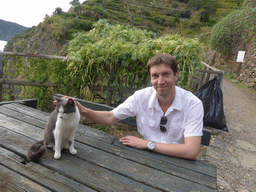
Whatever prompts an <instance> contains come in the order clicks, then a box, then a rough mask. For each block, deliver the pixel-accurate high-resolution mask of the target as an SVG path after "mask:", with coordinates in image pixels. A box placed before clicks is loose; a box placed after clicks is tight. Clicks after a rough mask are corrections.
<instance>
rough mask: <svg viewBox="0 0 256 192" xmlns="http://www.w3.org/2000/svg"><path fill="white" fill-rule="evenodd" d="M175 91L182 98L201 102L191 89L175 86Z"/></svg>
mask: <svg viewBox="0 0 256 192" xmlns="http://www.w3.org/2000/svg"><path fill="white" fill-rule="evenodd" d="M176 91H177V92H178V94H179V95H180V97H181V98H182V100H183V101H184V100H188V101H194V102H201V100H200V99H199V98H198V97H197V96H195V95H194V94H193V93H192V92H191V91H188V90H186V89H183V88H181V87H178V86H176Z"/></svg>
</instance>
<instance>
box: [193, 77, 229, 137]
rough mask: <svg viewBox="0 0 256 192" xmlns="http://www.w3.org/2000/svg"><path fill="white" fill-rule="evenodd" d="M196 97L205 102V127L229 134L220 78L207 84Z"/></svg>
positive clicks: (197, 92) (198, 91)
mask: <svg viewBox="0 0 256 192" xmlns="http://www.w3.org/2000/svg"><path fill="white" fill-rule="evenodd" d="M195 95H196V96H197V97H198V98H199V99H200V100H201V101H202V102H203V106H204V119H203V121H204V126H210V127H213V128H217V129H221V130H223V131H227V132H228V127H227V125H226V119H225V115H224V110H223V94H222V91H221V88H220V80H219V78H218V77H217V76H215V77H214V78H213V79H212V80H210V81H208V82H207V83H205V84H204V85H203V86H202V87H200V88H199V89H198V90H197V91H196V92H195Z"/></svg>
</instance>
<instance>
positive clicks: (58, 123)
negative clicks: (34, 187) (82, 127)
mask: <svg viewBox="0 0 256 192" xmlns="http://www.w3.org/2000/svg"><path fill="white" fill-rule="evenodd" d="M54 100H55V101H57V104H56V107H55V110H54V111H53V112H52V113H51V115H50V117H49V120H48V123H47V126H46V128H45V133H44V139H43V140H41V141H37V142H35V143H34V144H33V145H32V146H31V147H30V148H29V150H28V154H27V157H28V160H29V161H34V162H38V161H39V160H40V158H41V157H42V156H43V155H44V153H45V149H46V147H50V148H53V150H54V151H55V153H54V158H55V159H59V158H60V157H61V150H62V149H69V152H70V153H71V154H72V155H74V154H76V153H77V151H76V150H75V148H74V140H75V133H76V128H77V126H78V124H79V120H80V113H79V110H78V108H77V106H76V103H75V102H74V100H73V99H60V98H57V97H54Z"/></svg>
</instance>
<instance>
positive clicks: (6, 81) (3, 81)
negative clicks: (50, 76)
mask: <svg viewBox="0 0 256 192" xmlns="http://www.w3.org/2000/svg"><path fill="white" fill-rule="evenodd" d="M0 84H8V85H23V86H36V87H57V86H60V85H58V84H55V83H51V82H39V81H34V82H31V81H27V80H19V79H6V78H2V79H0Z"/></svg>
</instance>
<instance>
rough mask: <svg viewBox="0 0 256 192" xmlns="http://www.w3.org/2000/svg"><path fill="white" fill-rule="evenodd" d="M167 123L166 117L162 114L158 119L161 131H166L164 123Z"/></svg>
mask: <svg viewBox="0 0 256 192" xmlns="http://www.w3.org/2000/svg"><path fill="white" fill-rule="evenodd" d="M166 123H167V117H166V116H165V115H164V116H163V117H162V118H161V120H160V131H161V132H162V133H166V127H165V126H164V125H166Z"/></svg>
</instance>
